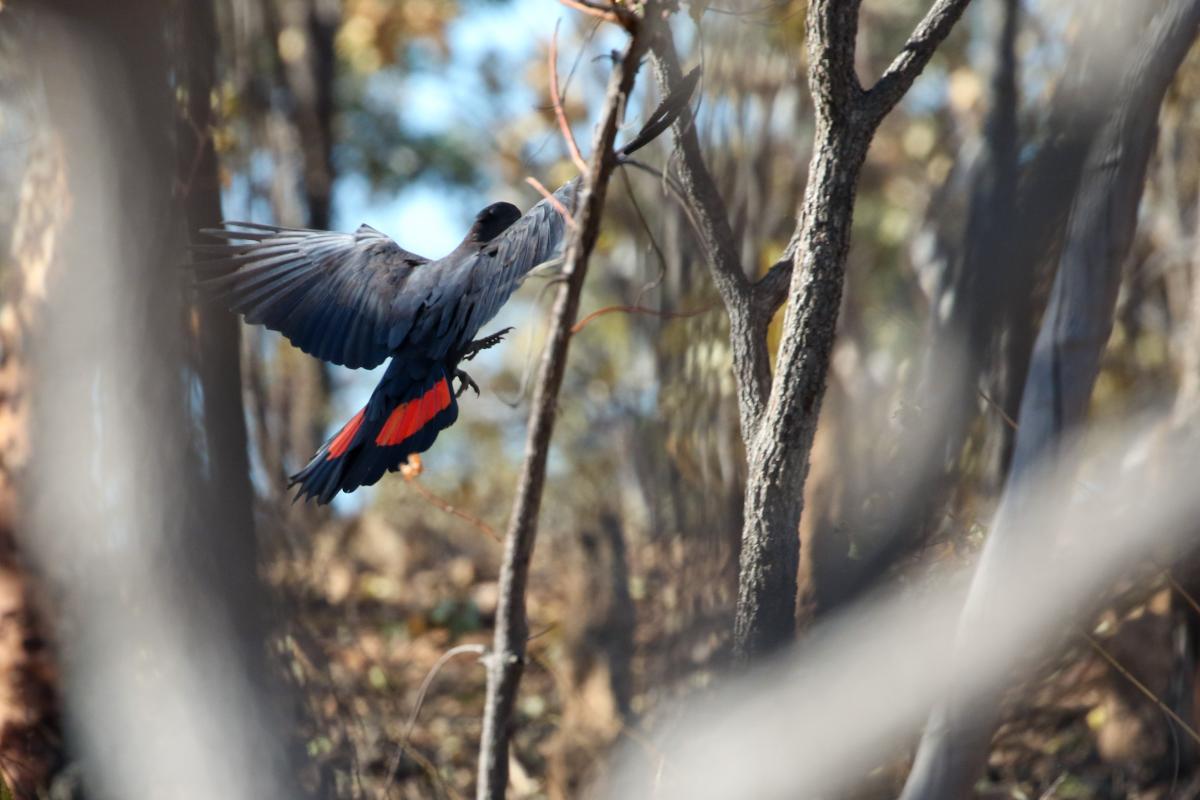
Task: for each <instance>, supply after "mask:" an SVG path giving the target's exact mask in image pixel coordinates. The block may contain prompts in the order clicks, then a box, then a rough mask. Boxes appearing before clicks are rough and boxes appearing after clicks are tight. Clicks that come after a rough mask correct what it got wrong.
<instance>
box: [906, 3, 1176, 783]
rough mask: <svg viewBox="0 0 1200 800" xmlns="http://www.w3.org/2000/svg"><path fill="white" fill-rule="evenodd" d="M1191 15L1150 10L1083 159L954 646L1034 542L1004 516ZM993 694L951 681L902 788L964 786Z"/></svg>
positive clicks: (1090, 329) (1084, 360) (1085, 386)
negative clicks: (1146, 27)
mask: <svg viewBox="0 0 1200 800" xmlns="http://www.w3.org/2000/svg"><path fill="white" fill-rule="evenodd" d="M1197 26H1200V0H1173V1H1172V2H1171V3H1170V4H1169V5H1168V6H1167V7H1166V8H1165V9H1163V10H1162V11H1160V12H1159V13H1158V14H1157V15H1156V16H1155V18H1154V20H1153V22H1152V26H1151V31H1150V33H1149V35H1148V36H1146V37H1145V38H1144V40H1143V42H1141V43H1139V44H1138V45H1137V46H1136V47H1134V48H1132V51H1133V52H1134V56H1133V63H1132V64H1131V66H1130V68H1129V69H1128V71H1127V73H1126V75H1125V77H1124V78H1123V80H1122V83H1121V89H1120V92H1119V95H1118V102H1117V105H1116V107H1115V109H1114V110H1113V111H1112V112H1111V114H1110V116H1109V118H1108V120H1107V121H1106V123H1105V125H1104V128H1103V130H1102V131H1101V133H1100V135H1099V137H1098V138H1097V140H1096V142H1095V144H1094V145H1093V147H1092V149H1091V151H1090V153H1089V155H1088V159H1087V162H1086V164H1085V167H1084V173H1083V175H1084V177H1083V181H1082V183H1081V185H1080V189H1079V193H1078V195H1077V196H1076V199H1075V203H1074V207H1073V209H1072V212H1071V219H1070V222H1069V224H1068V229H1067V240H1066V243H1065V246H1064V249H1063V255H1062V259H1061V264H1060V266H1059V271H1058V275H1057V277H1056V279H1055V282H1054V288H1053V290H1052V293H1051V299H1050V306H1049V308H1048V309H1047V311H1046V315H1045V318H1044V319H1043V322H1042V328H1041V331H1040V333H1039V334H1038V338H1037V343H1036V345H1035V347H1034V352H1033V357H1032V360H1031V364H1030V369H1029V376H1028V378H1027V380H1026V383H1025V392H1024V395H1023V397H1022V400H1021V427H1020V430H1019V431H1018V435H1017V441H1016V447H1015V450H1014V454H1013V460H1012V467H1011V469H1010V472H1009V476H1008V482H1007V487H1006V489H1005V493H1004V496H1003V498H1002V500H1001V504H1000V508H999V509H998V510H997V512H996V519H995V522H994V524H993V526H992V532H991V535H990V536H989V537H988V541H987V544H986V546H985V548H984V551H983V554H982V556H981V558H980V561H979V566H978V567H977V569H976V575H975V578H974V580H973V582H972V585H971V590H970V593H969V596H968V600H967V604H966V607H965V608H964V610H963V616H962V618H961V620H960V624H959V630H960V641H959V643H958V645H957V647H958V648H961V649H964V650H965V649H968V648H970V647H971V646H972V644H971V643H972V637H974V636H986V635H987V630H988V625H989V623H988V616H989V609H990V608H993V607H995V606H998V605H1003V597H1004V594H1005V589H1006V588H1007V587H1004V586H1001V585H997V582H996V579H995V578H994V577H993V573H995V572H996V569H997V568H996V567H995V566H993V565H995V564H999V563H1001V562H1002V561H1003V560H1004V559H1005V558H1006V557H1007V556H1009V555H1010V554H1011V553H1012V552H1014V551H1021V550H1025V549H1028V548H1031V547H1035V546H1037V545H1038V544H1039V543H1038V542H1037V541H1035V540H1032V539H1031V538H1030V536H1031V534H1032V532H1031V531H1022V530H1019V529H1018V528H1016V527H1014V525H1013V524H1012V522H1011V521H1012V520H1016V519H1018V518H1020V510H1021V509H1022V508H1023V507H1024V505H1025V502H1026V498H1025V495H1026V494H1027V489H1026V488H1024V487H1023V486H1022V478H1023V477H1024V476H1025V475H1026V474H1027V473H1029V472H1030V470H1031V468H1032V467H1033V465H1034V464H1035V463H1037V462H1038V461H1040V460H1041V459H1042V458H1043V457H1047V456H1052V455H1053V454H1054V452H1055V450H1056V446H1057V444H1058V442H1060V441H1061V439H1062V437H1063V435H1064V434H1065V433H1066V432H1067V431H1069V430H1070V429H1071V428H1072V427H1074V426H1075V425H1077V424H1078V423H1079V422H1081V421H1082V419H1083V418H1084V415H1085V412H1086V410H1087V405H1088V401H1089V399H1090V396H1091V392H1092V387H1093V385H1094V383H1095V379H1096V374H1097V372H1098V371H1099V364H1100V357H1101V355H1102V353H1103V351H1104V347H1105V344H1106V343H1107V341H1108V338H1109V334H1110V333H1111V330H1112V323H1113V311H1114V305H1115V303H1116V296H1117V289H1118V287H1119V285H1120V277H1121V268H1122V265H1123V263H1124V260H1125V257H1126V255H1127V254H1128V252H1129V248H1130V246H1131V244H1132V241H1133V234H1134V231H1135V229H1136V225H1137V208H1138V204H1139V202H1140V200H1141V195H1142V188H1143V184H1144V182H1145V176H1146V167H1147V163H1148V161H1149V158H1150V155H1151V153H1152V151H1153V148H1154V144H1155V141H1156V132H1157V119H1158V109H1159V106H1160V105H1161V103H1162V99H1163V96H1164V94H1165V93H1166V90H1167V87H1168V86H1169V85H1170V83H1171V79H1172V77H1173V76H1174V74H1175V71H1176V70H1177V69H1178V67H1179V64H1180V62H1181V61H1182V59H1183V57H1184V56H1185V55H1186V54H1187V51H1188V49H1189V48H1190V46H1191V44H1192V42H1193V40H1194V39H1195V37H1196V33H1197ZM998 702H999V698H998V696H995V695H993V696H986V697H978V696H972V695H969V694H967V693H966V692H965V691H961V690H959V689H958V688H957V687H953V686H952V687H950V691H949V696H948V697H947V698H946V700H945V701H944V702H943V703H942V705H941V706H940V707H939V708H938V709H936V710H935V712H934V713H933V715H932V716H931V718H930V721H929V722H928V724H927V726H926V729H925V734H924V736H923V737H922V740H921V744H920V747H919V749H918V751H917V757H916V761H915V763H914V765H913V769H912V772H911V774H910V775H909V779H908V782H907V784H906V786H905V788H904V793H903V795H902V798H909V799H910V800H917V799H918V798H920V800H938V799H939V798H946V800H950V799H951V798H960V797H965V796H967V795H968V794H969V793H970V791H971V787H972V786H973V785H974V782H975V779H976V777H977V776H978V774H979V772H980V769H981V768H982V766H983V764H984V761H985V760H986V757H987V752H988V744H989V742H990V740H991V735H992V731H993V729H994V726H995V720H996V716H997V713H998Z"/></svg>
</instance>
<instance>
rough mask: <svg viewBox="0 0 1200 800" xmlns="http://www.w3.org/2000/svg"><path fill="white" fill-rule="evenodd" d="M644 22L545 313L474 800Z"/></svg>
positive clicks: (625, 64) (623, 67)
mask: <svg viewBox="0 0 1200 800" xmlns="http://www.w3.org/2000/svg"><path fill="white" fill-rule="evenodd" d="M650 13H651V12H650V11H648V12H647V20H646V21H642V22H639V23H638V24H636V25H635V26H633V30H632V32H631V38H630V42H629V45H628V47H627V48H626V50H625V54H624V56H623V57H622V59H621V61H620V62H619V63H618V64H617V65H616V67H615V68H614V69H613V74H612V77H611V79H610V81H609V85H608V94H607V97H606V99H605V103H604V111H603V113H602V117H601V119H602V121H601V123H600V127H599V129H598V130H597V131H596V137H595V141H594V144H593V147H592V158H591V163H590V164H589V166H588V171H587V173H586V174H585V176H584V177H583V179H582V180H583V187H582V190H581V193H580V199H579V206H578V212H577V214H576V223H577V227H576V228H575V229H574V230H573V232H572V234H571V238H570V239H569V241H568V244H567V254H566V258H565V259H564V265H563V274H564V276H565V282H564V283H563V284H562V286H561V287H560V288H559V290H558V295H557V297H556V299H555V302H554V309H553V311H552V313H551V323H550V340H549V342H548V344H547V346H546V350H545V353H544V355H543V356H542V362H541V366H540V367H539V371H538V378H537V383H536V385H535V387H534V394H533V411H532V413H531V414H530V419H529V432H528V435H527V439H526V444H525V462H524V464H523V466H522V469H521V476H520V478H519V481H518V484H517V496H516V499H515V500H514V502H513V508H512V516H511V518H510V520H509V526H508V532H507V535H506V536H505V545H504V559H503V562H502V566H501V569H500V587H499V591H500V598H499V604H498V606H497V608H496V632H495V639H494V643H493V647H492V652H491V654H489V655H488V656H487V657H486V664H487V672H488V677H487V697H486V701H485V707H484V716H483V734H482V736H481V741H480V752H479V778H478V785H477V797H478V798H480V800H502V798H503V797H504V794H505V789H506V788H507V785H508V742H509V733H510V728H511V726H512V712H513V707H514V705H515V703H516V699H517V689H518V686H519V684H520V681H521V674H522V672H523V671H524V667H525V644H526V640H527V638H528V637H529V621H528V619H527V618H526V611H525V589H526V584H527V582H528V579H529V563H530V559H531V557H532V555H533V545H534V540H535V538H536V536H537V518H538V511H539V509H540V508H541V500H542V491H543V488H544V485H545V480H546V461H547V458H548V457H549V451H550V437H551V434H552V433H553V431H554V420H555V412H556V407H557V401H558V393H559V390H560V388H561V387H562V380H563V374H564V372H565V370H566V362H567V350H568V348H569V346H570V341H571V326H572V324H573V323H574V321H575V318H576V316H577V315H578V313H579V297H580V293H581V291H582V289H583V281H584V278H585V277H586V275H587V268H588V260H589V258H590V256H591V254H592V250H593V248H594V247H595V244H596V238H597V236H598V235H599V231H600V219H601V216H602V212H603V208H604V198H605V194H606V192H607V190H608V181H609V178H610V176H611V175H612V171H613V169H614V167H615V166H616V164H617V160H616V157H615V155H614V153H613V142H614V140H615V138H616V134H617V127H618V124H619V122H620V115H621V111H622V109H623V108H624V107H625V102H626V99H627V98H628V97H629V93H630V91H631V90H632V88H633V83H634V78H635V76H636V74H637V69H638V65H639V63H640V61H641V58H642V56H643V55H644V53H645V51H646V43H647V39H648V33H649V31H648V30H647V28H648V26H649V25H650V22H649V17H650Z"/></svg>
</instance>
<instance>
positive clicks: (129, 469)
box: [22, 0, 303, 800]
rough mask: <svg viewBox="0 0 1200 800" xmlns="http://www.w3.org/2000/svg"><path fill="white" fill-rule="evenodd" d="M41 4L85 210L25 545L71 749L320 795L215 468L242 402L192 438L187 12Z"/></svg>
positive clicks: (203, 780)
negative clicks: (171, 30)
mask: <svg viewBox="0 0 1200 800" xmlns="http://www.w3.org/2000/svg"><path fill="white" fill-rule="evenodd" d="M42 8H43V10H44V13H43V15H42V17H41V19H40V20H39V28H38V29H39V32H40V33H41V37H42V38H41V40H40V41H39V42H38V46H37V53H36V55H37V58H38V66H39V68H40V69H41V71H42V73H43V85H44V86H45V92H46V101H47V104H48V106H49V111H50V115H51V120H52V123H53V124H54V126H55V127H56V128H57V129H58V130H59V131H61V132H62V136H63V138H64V149H63V151H64V153H65V154H66V159H67V160H66V176H67V183H68V187H69V192H70V197H71V203H70V217H69V224H68V225H67V226H66V227H65V228H64V231H65V233H64V236H63V243H62V249H61V251H59V253H58V254H57V260H56V263H55V272H54V274H55V280H54V281H53V282H52V284H51V286H50V289H49V293H48V301H47V312H46V314H47V316H46V319H47V324H46V325H45V326H44V333H43V335H42V336H41V337H39V339H38V341H37V350H36V356H37V357H38V362H37V363H38V373H37V386H36V391H37V396H38V407H37V410H36V415H35V420H34V427H33V435H34V441H35V443H36V446H35V447H34V453H35V454H36V458H35V459H34V461H33V462H32V465H31V477H30V481H29V490H28V495H27V497H28V499H29V508H30V512H31V524H30V526H29V527H28V530H27V531H26V532H24V535H23V537H22V544H23V546H25V547H27V548H29V551H30V552H31V553H32V554H33V555H34V556H35V557H36V560H37V562H38V566H39V567H40V568H41V570H42V572H43V573H44V575H45V576H46V578H47V584H48V591H49V593H50V594H51V595H52V596H53V598H54V599H55V600H56V601H57V607H58V609H59V610H60V611H61V614H60V618H61V620H62V623H61V624H62V627H61V629H60V633H61V634H62V635H60V636H59V637H58V641H59V644H60V646H61V648H62V657H63V665H64V669H65V676H66V677H65V686H66V692H67V694H68V697H69V699H70V701H71V702H70V703H69V706H68V707H69V709H70V712H71V719H70V723H71V728H70V733H71V744H72V748H73V750H74V751H75V752H76V753H78V754H79V756H80V758H81V760H82V762H83V769H84V774H85V778H86V782H87V791H88V796H89V797H95V798H100V799H101V800H103V798H116V797H120V798H123V799H125V798H143V797H144V798H160V797H174V798H181V800H186V799H187V798H193V797H195V798H201V797H205V798H207V797H214V796H222V797H231V798H264V797H266V798H275V797H302V796H303V793H302V792H301V791H300V789H299V787H298V786H297V785H296V784H295V781H294V776H295V769H294V768H293V765H292V764H291V763H290V762H289V759H288V757H287V753H286V747H285V745H284V742H286V741H287V736H286V733H285V732H286V731H290V730H291V726H290V725H288V724H287V723H286V721H285V720H284V719H283V718H282V716H281V714H280V712H279V710H278V709H277V708H276V706H275V705H274V704H273V703H272V697H271V696H270V693H268V692H264V691H263V688H264V684H265V683H266V682H267V679H268V673H266V672H265V671H264V670H263V668H262V665H263V661H264V659H263V648H264V641H265V628H264V627H263V626H262V625H261V624H260V622H259V619H260V618H259V613H261V611H262V609H263V608H264V605H263V598H262V595H261V593H260V592H259V587H258V584H257V581H256V575H255V562H254V559H253V555H252V554H253V536H254V533H253V530H252V529H250V528H249V527H242V526H244V525H245V524H246V521H247V519H248V513H247V506H246V505H244V504H242V505H241V506H240V507H235V506H234V505H232V504H234V503H243V501H245V500H246V499H247V496H246V495H245V494H243V495H242V497H241V498H238V497H236V496H230V497H224V496H218V497H214V494H213V493H211V492H210V491H209V487H208V486H207V483H206V481H205V480H204V478H203V474H204V472H205V471H211V473H212V474H213V475H222V474H224V475H225V477H223V478H221V479H220V482H217V483H215V484H214V485H216V486H224V485H226V483H225V482H226V481H228V482H229V483H228V486H229V487H230V488H229V491H230V492H231V493H232V494H233V495H236V493H237V491H238V490H237V489H236V484H237V483H238V482H239V481H242V480H244V479H245V476H244V474H242V475H232V474H230V473H228V472H226V470H227V469H228V468H229V465H227V464H223V463H218V462H217V461H216V459H218V458H226V457H228V458H232V459H234V460H235V461H237V457H238V455H244V451H243V452H242V453H239V452H238V451H239V449H240V448H239V447H238V445H237V444H236V442H234V441H232V439H233V438H234V437H235V436H236V431H237V430H238V427H237V426H238V424H239V422H240V406H239V405H238V404H237V403H236V402H233V403H231V405H232V406H235V408H230V409H227V410H221V411H220V412H217V411H216V410H215V409H216V406H215V405H214V406H211V407H210V406H208V405H207V404H206V406H205V412H206V413H208V412H210V411H211V412H212V413H213V414H214V416H215V415H216V414H217V413H222V414H223V413H229V414H232V415H233V419H223V420H221V419H215V418H212V417H210V418H207V419H206V420H205V424H206V425H211V426H212V433H213V438H211V439H210V442H212V443H213V448H212V449H201V448H199V447H198V446H197V442H196V436H195V435H194V434H193V433H192V432H193V430H195V429H196V427H197V419H196V416H197V414H196V413H194V407H195V406H194V403H193V402H192V400H193V397H194V395H193V392H194V390H195V386H196V384H197V383H198V381H197V379H196V378H197V376H196V375H195V373H193V372H191V371H190V370H189V369H188V362H187V359H186V358H185V353H186V346H185V344H186V340H185V336H184V330H185V322H186V320H187V316H186V315H185V312H184V304H183V287H184V281H185V275H184V273H182V272H181V271H180V270H179V269H178V268H177V267H176V266H175V265H177V264H179V263H181V262H183V261H184V260H185V254H184V250H183V249H182V247H180V246H179V245H180V244H181V242H180V241H179V237H178V234H179V233H180V232H181V231H182V230H183V228H184V221H183V218H182V214H181V213H180V209H179V204H178V202H177V195H174V194H173V192H172V187H173V185H175V179H176V177H177V173H176V168H177V166H178V163H179V159H178V158H177V155H176V153H175V152H174V151H173V150H172V141H171V136H170V134H171V132H172V131H173V130H175V126H174V123H175V121H176V116H175V105H174V103H173V92H174V91H175V88H176V87H178V86H179V85H180V84H179V83H178V82H173V80H175V81H178V80H179V77H178V76H179V72H178V71H177V70H176V69H174V68H173V65H172V63H171V59H170V57H169V55H168V53H167V49H166V44H167V40H168V39H167V35H166V34H167V32H168V20H167V17H166V15H165V13H164V9H163V7H162V6H161V5H160V4H158V3H154V2H149V0H144V1H143V2H137V3H132V4H126V5H124V6H122V8H121V9H120V13H115V12H114V11H113V10H112V9H111V8H109V7H107V6H93V5H92V4H87V3H77V2H68V1H67V0H64V2H61V3H54V4H46V5H44V6H43V7H42ZM53 10H57V11H58V12H59V16H52V11H53ZM195 23H196V20H194V19H193V20H190V21H189V24H195ZM192 31H193V33H194V31H195V29H194V28H193V29H192ZM189 79H190V80H193V81H194V80H196V79H197V75H195V74H193V75H191V76H189ZM190 143H192V144H194V142H190ZM188 152H189V153H191V152H193V150H192V149H189V150H188ZM210 178H211V176H210ZM210 191H212V189H210ZM210 199H211V195H210ZM197 204H199V201H197ZM210 211H211V209H210ZM204 388H205V389H208V388H209V387H208V386H205V387H204ZM226 392H227V394H225V398H226V401H227V402H228V401H229V400H230V398H236V393H235V392H232V391H230V390H229V389H228V387H226ZM220 396H221V394H220V392H214V393H213V398H211V399H212V400H213V402H214V403H216V402H219V398H220ZM222 431H223V433H222ZM231 432H232V435H231ZM218 445H219V446H218ZM239 463H242V464H244V461H241V462H239ZM235 467H236V464H235ZM239 468H240V467H239ZM226 503H229V504H231V505H230V506H229V507H228V508H226V507H225V504H226ZM214 504H215V505H216V507H213V506H214Z"/></svg>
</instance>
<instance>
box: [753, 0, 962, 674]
mask: <svg viewBox="0 0 1200 800" xmlns="http://www.w3.org/2000/svg"><path fill="white" fill-rule="evenodd" d="M966 5H967V3H966V1H965V0H939V1H938V2H936V3H934V5H933V6H932V7H931V8H930V9H929V11H928V13H927V14H926V15H925V17H924V19H922V20H921V22H920V24H918V25H917V27H916V29H915V30H914V32H913V35H912V36H911V37H910V38H909V41H908V43H907V44H906V45H905V48H904V50H903V51H902V52H901V54H900V55H898V56H897V57H896V59H895V60H894V61H893V62H892V64H891V65H889V67H888V69H887V70H886V71H885V73H884V75H883V77H881V78H880V79H879V81H878V82H877V83H876V84H875V85H874V86H873V87H871V89H869V90H864V89H863V87H862V86H861V85H860V84H859V81H858V76H857V74H856V73H855V66H854V53H855V38H856V36H857V33H858V9H859V3H858V2H856V1H855V2H836V1H835V0H811V2H810V3H809V8H808V17H807V21H806V24H807V30H808V33H807V36H808V63H809V78H808V83H809V89H810V91H811V92H812V95H813V103H814V113H815V117H816V133H815V139H814V144H813V155H812V161H811V164H810V166H809V173H808V184H807V187H806V189H805V194H804V202H803V204H802V206H801V209H800V222H799V226H798V234H797V236H796V238H795V251H794V252H795V254H794V256H793V258H792V262H793V263H794V264H795V267H794V268H792V269H791V270H790V271H791V277H790V286H789V288H788V290H787V296H788V308H787V314H786V315H785V317H784V321H783V338H782V345H781V346H780V350H779V354H778V356H777V358H776V362H775V376H774V380H773V381H772V384H771V390H770V394H769V396H768V399H767V402H766V406H765V409H764V412H763V414H762V416H761V421H760V422H759V423H757V427H756V430H755V431H754V432H753V434H751V435H748V436H747V441H746V446H747V461H748V467H749V476H748V479H747V483H746V502H745V514H744V523H743V526H744V527H743V529H742V554H741V561H740V567H739V568H740V577H739V589H738V604H737V615H736V620H735V631H734V648H735V651H736V654H737V657H738V659H739V660H740V661H745V660H747V659H749V658H751V657H753V656H755V655H758V654H761V653H766V652H769V651H771V650H774V649H775V648H777V647H778V646H780V645H781V644H784V643H786V642H788V641H789V640H790V639H791V638H792V635H793V632H794V629H795V625H796V619H795V616H796V614H795V612H796V589H797V585H796V582H797V570H798V568H799V552H800V540H799V523H800V512H801V507H802V505H803V492H804V481H805V478H806V476H807V473H808V458H809V452H810V450H811V449H812V442H813V436H814V434H815V432H816V426H817V418H818V415H819V413H820V410H821V400H822V398H823V396H824V393H825V379H826V374H827V373H828V371H829V359H830V355H831V354H832V352H833V341H834V337H835V336H836V333H837V319H838V310H839V307H840V305H841V299H842V286H843V283H844V276H845V268H846V257H847V255H848V253H849V249H850V230H851V222H852V220H853V216H854V195H855V189H856V187H857V184H858V176H859V171H860V170H861V167H862V164H863V161H864V160H865V158H866V154H867V148H868V147H869V146H870V144H871V139H872V138H873V137H874V135H875V131H876V129H877V128H878V126H879V123H880V121H881V120H882V119H883V118H884V116H886V115H887V113H888V112H889V111H891V109H892V108H893V107H894V106H895V104H896V103H897V102H899V100H900V98H901V97H903V96H904V94H905V93H906V92H907V91H908V88H909V87H910V86H911V85H912V82H913V81H914V80H915V79H916V77H917V75H919V74H920V73H921V71H922V70H923V69H924V67H925V64H926V63H928V61H929V58H930V57H931V56H932V55H933V52H934V50H936V49H937V46H938V45H939V44H940V43H941V42H942V40H943V39H945V37H946V36H947V35H948V34H949V32H950V30H951V28H952V27H953V26H954V23H955V22H956V21H957V20H958V18H959V16H960V15H961V14H962V12H963V10H964V9H965V8H966ZM786 269H787V268H786V267H784V268H783V269H779V270H774V269H773V270H772V272H774V273H779V272H786ZM780 283H781V280H780V279H779V277H777V276H773V275H771V274H768V276H767V277H766V278H764V280H763V284H765V285H764V286H762V290H763V291H764V292H767V293H772V294H774V293H777V292H778V289H777V288H776V287H778V286H779V285H780ZM735 352H736V349H735Z"/></svg>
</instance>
